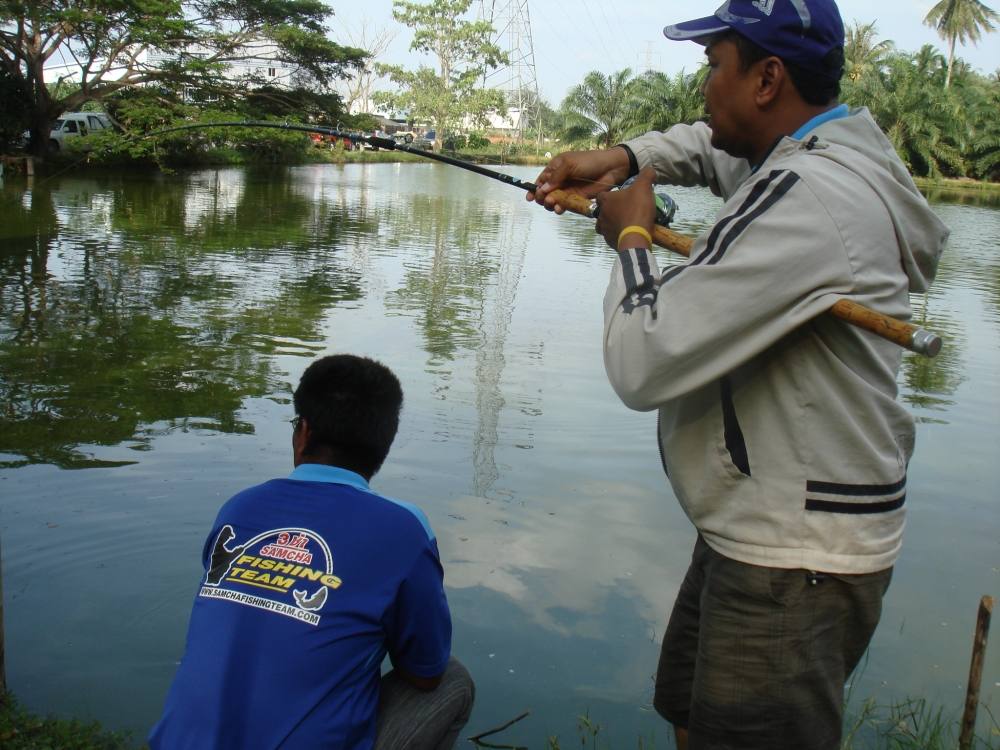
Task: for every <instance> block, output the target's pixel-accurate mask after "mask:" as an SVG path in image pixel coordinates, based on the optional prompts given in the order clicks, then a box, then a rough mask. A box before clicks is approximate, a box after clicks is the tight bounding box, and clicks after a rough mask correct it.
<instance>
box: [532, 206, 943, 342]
mask: <svg viewBox="0 0 1000 750" xmlns="http://www.w3.org/2000/svg"><path fill="white" fill-rule="evenodd" d="M548 195H550V196H551V197H552V198H553V199H554V200H555V202H556V203H558V204H559V205H560V206H562V207H563V208H565V209H566V210H568V211H572V212H573V213H576V214H582V215H583V216H588V217H593V216H594V208H595V207H596V205H597V204H596V202H595V201H591V200H589V199H587V198H584V197H583V196H582V195H575V194H573V193H567V192H566V191H565V190H553V191H552V192H550V193H549V194H548ZM653 242H655V243H656V244H657V245H659V246H660V247H665V248H667V250H673V251H674V252H675V253H679V254H680V255H683V256H684V257H687V256H689V255H690V254H691V246H692V245H693V244H694V240H693V239H691V238H690V237H687V236H685V235H683V234H678V233H677V232H674V231H673V230H670V229H667V228H666V227H662V226H660V225H659V224H657V225H656V226H654V227H653ZM827 312H829V313H830V314H831V315H833V316H834V317H837V318H840V319H841V320H844V321H846V322H848V323H850V324H852V325H855V326H857V327H858V328H863V329H864V330H866V331H870V332H871V333H874V334H875V335H876V336H881V337H882V338H884V339H887V340H889V341H892V342H893V343H896V344H899V345H900V346H902V347H903V348H905V349H909V350H910V351H911V352H916V353H917V354H923V355H924V356H927V357H933V356H935V355H937V353H938V352H939V351H941V337H940V336H938V335H937V334H934V333H931V332H930V331H928V330H925V329H923V328H920V327H919V326H915V325H913V324H912V323H904V322H903V321H901V320H896V318H892V317H889V316H888V315H883V314H882V313H880V312H876V311H875V310H871V309H869V308H867V307H865V306H864V305H859V304H858V303H857V302H852V301H851V300H848V299H842V300H838V301H837V302H835V303H834V304H833V306H832V307H830V309H829V310H828V311H827Z"/></svg>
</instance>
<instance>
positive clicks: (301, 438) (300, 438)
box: [292, 417, 311, 466]
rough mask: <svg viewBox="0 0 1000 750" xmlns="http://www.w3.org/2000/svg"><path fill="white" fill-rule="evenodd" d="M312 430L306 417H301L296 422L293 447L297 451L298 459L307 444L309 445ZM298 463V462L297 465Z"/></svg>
mask: <svg viewBox="0 0 1000 750" xmlns="http://www.w3.org/2000/svg"><path fill="white" fill-rule="evenodd" d="M310 433H311V430H310V429H309V423H308V422H307V421H306V418H305V417H299V418H298V422H297V423H296V426H295V430H294V431H293V432H292V449H293V451H294V453H295V458H296V460H298V459H300V458H301V457H302V454H303V452H304V451H305V449H306V446H307V445H309V436H310ZM297 465H298V464H297V463H296V466H297Z"/></svg>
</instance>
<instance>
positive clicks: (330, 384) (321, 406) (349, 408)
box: [293, 354, 403, 478]
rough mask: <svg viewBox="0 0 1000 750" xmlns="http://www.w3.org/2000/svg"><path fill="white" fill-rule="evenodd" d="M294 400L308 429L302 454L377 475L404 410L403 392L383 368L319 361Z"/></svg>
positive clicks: (340, 357) (347, 359) (334, 358)
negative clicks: (307, 439)
mask: <svg viewBox="0 0 1000 750" xmlns="http://www.w3.org/2000/svg"><path fill="white" fill-rule="evenodd" d="M293 398H294V404H295V413H296V414H297V415H298V416H299V417H302V418H304V419H305V420H306V422H307V423H308V425H309V430H310V438H309V442H308V443H307V444H306V446H305V448H304V450H303V455H305V456H307V457H312V458H334V459H336V460H337V462H338V464H340V465H342V466H343V467H344V468H346V469H350V470H352V471H356V472H357V473H359V474H361V475H362V476H365V477H367V478H371V477H372V476H373V475H374V474H375V472H377V471H378V470H379V468H380V467H381V466H382V462H383V461H385V457H386V456H387V455H389V448H390V447H391V446H392V441H393V440H394V439H395V437H396V430H398V429H399V412H400V410H401V409H402V408H403V389H402V388H401V387H400V385H399V379H398V378H397V377H396V376H395V375H394V374H393V373H392V371H391V370H390V369H389V368H388V367H386V366H385V365H383V364H382V363H381V362H376V361H375V360H373V359H368V358H367V357H358V356H355V355H353V354H334V355H331V356H328V357H323V358H321V359H318V360H316V361H315V362H313V363H312V364H311V365H309V367H307V368H306V371H305V372H304V373H302V378H301V379H300V380H299V385H298V387H297V388H296V389H295V395H294V397H293Z"/></svg>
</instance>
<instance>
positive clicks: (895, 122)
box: [843, 44, 969, 176]
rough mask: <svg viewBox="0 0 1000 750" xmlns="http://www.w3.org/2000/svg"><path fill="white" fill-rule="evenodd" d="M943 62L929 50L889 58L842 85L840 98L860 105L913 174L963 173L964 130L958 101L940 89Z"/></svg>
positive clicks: (952, 93)
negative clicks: (854, 79) (961, 140)
mask: <svg viewBox="0 0 1000 750" xmlns="http://www.w3.org/2000/svg"><path fill="white" fill-rule="evenodd" d="M944 77H945V60H944V58H943V57H942V56H941V54H940V53H938V51H937V50H935V49H934V47H933V46H931V45H929V44H927V45H924V46H923V48H921V50H920V51H919V52H917V53H915V54H904V53H896V54H893V55H890V56H889V57H888V58H887V59H886V62H885V64H884V66H883V69H881V70H872V71H869V72H868V73H867V74H865V75H862V76H861V77H860V78H859V79H858V80H857V81H856V82H855V81H851V80H850V79H847V80H845V82H844V83H845V85H844V92H843V99H844V101H845V102H846V103H848V104H850V105H852V106H864V107H868V108H869V109H870V110H871V113H872V117H874V118H875V122H877V123H878V124H879V127H881V128H882V130H884V131H885V134H886V136H888V138H889V140H890V142H891V143H892V145H893V147H894V148H895V149H896V152H897V153H898V154H899V156H900V158H902V160H903V161H904V162H905V163H906V165H907V167H908V168H909V169H910V171H912V172H913V173H914V174H917V175H922V176H926V175H931V176H938V175H940V174H942V173H946V174H963V173H964V171H965V169H966V167H967V165H966V162H965V159H964V158H963V155H962V152H961V148H960V138H959V134H960V133H962V132H963V131H964V130H965V129H967V128H968V127H969V124H968V120H967V113H966V112H965V108H964V106H963V103H962V100H961V99H960V98H959V96H958V94H957V93H956V92H955V91H954V90H949V89H945V88H943V87H942V86H941V83H942V82H943V80H944Z"/></svg>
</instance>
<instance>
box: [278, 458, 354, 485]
mask: <svg viewBox="0 0 1000 750" xmlns="http://www.w3.org/2000/svg"><path fill="white" fill-rule="evenodd" d="M288 478H289V479H292V480H295V481H296V482H327V483H329V484H346V485H348V486H350V487H356V488H357V489H359V490H368V489H369V488H368V480H367V479H365V478H364V477H363V476H361V475H360V474H356V473H355V472H353V471H349V470H348V469H341V468H340V467H339V466H330V465H328V464H299V465H298V466H296V467H295V470H294V471H292V473H291V474H289V475H288Z"/></svg>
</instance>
